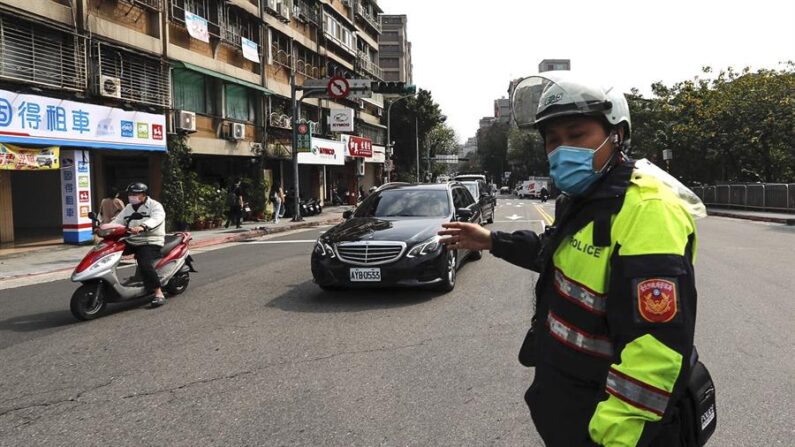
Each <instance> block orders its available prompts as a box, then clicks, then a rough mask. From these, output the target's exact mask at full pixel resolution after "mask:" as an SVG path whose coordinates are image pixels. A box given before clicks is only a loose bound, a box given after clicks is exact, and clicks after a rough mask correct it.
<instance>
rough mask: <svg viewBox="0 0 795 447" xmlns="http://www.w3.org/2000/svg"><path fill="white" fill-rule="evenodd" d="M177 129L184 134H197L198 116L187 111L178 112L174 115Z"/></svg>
mask: <svg viewBox="0 0 795 447" xmlns="http://www.w3.org/2000/svg"><path fill="white" fill-rule="evenodd" d="M174 117H175V120H176V123H175V126H174V127H175V128H176V129H177V130H181V131H183V132H196V114H195V113H193V112H188V111H187V110H177V111H176V112H175V113H174Z"/></svg>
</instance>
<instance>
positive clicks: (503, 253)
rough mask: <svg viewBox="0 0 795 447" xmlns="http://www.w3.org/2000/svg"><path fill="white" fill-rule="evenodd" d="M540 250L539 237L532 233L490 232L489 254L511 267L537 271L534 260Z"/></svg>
mask: <svg viewBox="0 0 795 447" xmlns="http://www.w3.org/2000/svg"><path fill="white" fill-rule="evenodd" d="M540 249H541V236H539V235H538V234H536V233H535V232H533V231H530V230H520V231H515V232H513V233H506V232H503V231H492V232H491V254H493V255H494V256H496V257H498V258H502V259H504V260H506V261H508V262H510V263H511V264H513V265H518V266H519V267H522V268H526V269H528V270H533V271H538V267H537V262H536V260H537V259H538V252H539V250H540Z"/></svg>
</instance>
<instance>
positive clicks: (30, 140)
mask: <svg viewBox="0 0 795 447" xmlns="http://www.w3.org/2000/svg"><path fill="white" fill-rule="evenodd" d="M165 128H166V118H165V116H164V115H155V114H153V113H144V112H136V111H126V110H122V109H117V108H115V107H105V106H100V105H95V104H87V103H82V102H76V101H66V100H63V99H58V98H50V97H47V96H36V95H25V94H19V93H15V92H9V91H7V90H0V142H3V143H17V144H34V145H53V146H61V147H63V146H73V147H74V146H77V147H95V148H102V149H133V150H139V151H141V150H142V151H159V152H165V150H166V138H165Z"/></svg>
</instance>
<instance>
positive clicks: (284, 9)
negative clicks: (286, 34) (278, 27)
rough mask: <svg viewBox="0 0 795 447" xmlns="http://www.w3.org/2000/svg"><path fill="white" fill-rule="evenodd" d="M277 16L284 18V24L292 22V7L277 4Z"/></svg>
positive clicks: (281, 3)
mask: <svg viewBox="0 0 795 447" xmlns="http://www.w3.org/2000/svg"><path fill="white" fill-rule="evenodd" d="M276 14H278V15H279V16H280V17H281V18H282V22H289V21H290V7H289V6H288V5H287V4H285V3H283V2H280V3H277V4H276Z"/></svg>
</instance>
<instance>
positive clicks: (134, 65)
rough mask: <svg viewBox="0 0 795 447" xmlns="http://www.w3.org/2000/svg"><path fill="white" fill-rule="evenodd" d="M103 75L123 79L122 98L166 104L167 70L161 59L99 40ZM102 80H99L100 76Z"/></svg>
mask: <svg viewBox="0 0 795 447" xmlns="http://www.w3.org/2000/svg"><path fill="white" fill-rule="evenodd" d="M96 52H97V54H98V60H99V73H100V75H104V76H110V77H113V78H118V79H119V80H120V81H121V89H120V91H121V99H124V100H127V101H131V102H139V103H143V104H151V105H157V106H163V107H166V106H168V105H169V88H168V70H167V66H166V65H165V64H163V63H162V62H161V61H160V60H159V59H156V58H153V57H146V56H142V55H140V54H136V53H132V52H130V51H125V50H122V49H120V48H117V47H114V46H111V45H107V44H104V43H97V50H96ZM97 81H99V79H97Z"/></svg>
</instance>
